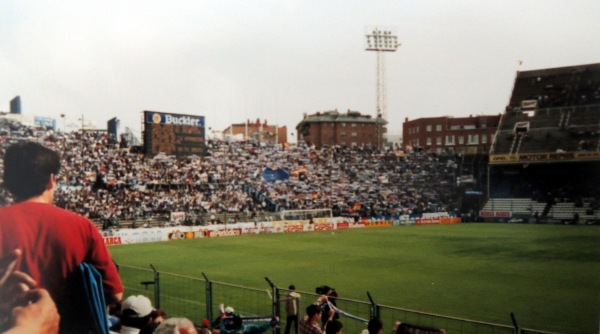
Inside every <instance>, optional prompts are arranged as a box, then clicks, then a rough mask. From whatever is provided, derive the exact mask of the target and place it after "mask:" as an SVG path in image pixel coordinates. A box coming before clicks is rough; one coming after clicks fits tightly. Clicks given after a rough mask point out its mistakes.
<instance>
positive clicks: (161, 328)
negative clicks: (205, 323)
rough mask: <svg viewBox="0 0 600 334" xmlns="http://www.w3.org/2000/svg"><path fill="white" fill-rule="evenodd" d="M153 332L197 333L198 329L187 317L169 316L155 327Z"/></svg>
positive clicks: (165, 333)
mask: <svg viewBox="0 0 600 334" xmlns="http://www.w3.org/2000/svg"><path fill="white" fill-rule="evenodd" d="M154 334H198V331H197V330H196V327H194V323H192V321H191V320H189V319H187V318H169V319H167V320H165V321H163V322H161V323H160V325H158V327H156V329H155V330H154Z"/></svg>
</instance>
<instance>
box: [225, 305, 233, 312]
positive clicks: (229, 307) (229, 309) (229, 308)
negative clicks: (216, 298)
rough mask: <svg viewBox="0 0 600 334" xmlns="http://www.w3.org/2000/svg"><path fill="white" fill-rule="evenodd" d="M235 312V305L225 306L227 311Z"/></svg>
mask: <svg viewBox="0 0 600 334" xmlns="http://www.w3.org/2000/svg"><path fill="white" fill-rule="evenodd" d="M233 312H235V310H234V309H233V307H231V306H227V307H226V308H225V313H233Z"/></svg>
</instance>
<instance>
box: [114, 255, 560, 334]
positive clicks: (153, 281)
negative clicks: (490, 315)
mask: <svg viewBox="0 0 600 334" xmlns="http://www.w3.org/2000/svg"><path fill="white" fill-rule="evenodd" d="M118 268H119V273H120V275H121V279H122V281H123V284H124V286H125V291H126V294H127V295H128V296H129V295H138V294H141V295H145V296H147V297H148V298H150V299H151V300H153V304H154V306H155V307H156V308H160V309H162V310H164V311H165V312H166V313H167V316H177V317H186V318H189V319H190V320H192V321H193V322H194V323H195V324H200V323H202V321H203V320H204V319H209V321H210V322H211V323H213V324H215V325H216V324H217V323H218V316H219V313H220V305H221V304H223V305H224V306H232V307H233V308H234V309H235V313H236V314H241V315H242V316H243V317H259V318H260V317H262V318H272V317H275V316H278V317H279V318H280V326H278V327H276V328H274V332H275V334H280V333H283V332H284V330H283V328H285V325H286V323H285V322H286V312H285V303H286V301H287V298H288V297H287V295H288V293H289V292H290V290H288V289H280V288H278V287H277V286H276V284H275V283H273V282H271V281H270V280H269V279H268V278H266V280H267V282H268V284H269V285H270V288H266V289H262V290H261V289H256V288H249V287H244V286H238V285H233V284H228V283H223V282H215V281H211V280H209V279H208V277H207V276H204V277H203V278H194V277H188V276H182V275H177V274H171V273H163V272H158V271H157V270H155V269H154V268H153V267H152V266H151V268H149V269H147V268H139V267H131V266H118ZM297 292H298V293H299V294H300V295H301V298H300V301H299V308H298V309H299V317H300V319H301V318H302V316H303V315H304V310H305V309H306V307H307V306H308V305H310V304H312V303H314V302H315V301H316V300H317V298H318V297H319V296H320V295H319V294H316V293H313V292H307V291H297ZM369 297H370V296H369ZM335 304H336V307H337V308H338V312H337V313H338V314H339V316H340V318H339V320H340V321H341V322H342V323H343V325H344V328H343V332H344V333H347V334H358V333H361V332H362V331H363V330H365V329H366V328H367V322H368V320H369V319H371V318H373V317H377V318H379V319H381V321H382V322H383V324H384V333H389V332H390V331H391V329H392V326H393V324H394V323H395V322H396V321H400V322H403V323H409V324H413V325H417V326H424V327H430V328H440V329H444V330H445V331H446V333H448V334H451V333H452V334H453V333H462V334H480V333H482V334H510V333H526V334H534V333H539V334H547V333H549V332H544V331H538V330H532V329H524V328H519V327H518V326H517V324H516V323H515V324H514V326H508V325H502V324H494V323H488V322H480V321H474V320H468V319H460V318H454V317H447V316H443V315H438V314H430V313H424V312H418V311H413V310H407V309H402V308H398V307H392V306H386V305H378V304H376V302H374V301H373V300H370V301H369V302H366V301H359V300H352V299H345V298H336V299H335ZM291 333H293V334H297V333H294V331H293V329H292V332H291Z"/></svg>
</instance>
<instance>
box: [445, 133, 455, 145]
mask: <svg viewBox="0 0 600 334" xmlns="http://www.w3.org/2000/svg"><path fill="white" fill-rule="evenodd" d="M446 145H454V135H447V136H446Z"/></svg>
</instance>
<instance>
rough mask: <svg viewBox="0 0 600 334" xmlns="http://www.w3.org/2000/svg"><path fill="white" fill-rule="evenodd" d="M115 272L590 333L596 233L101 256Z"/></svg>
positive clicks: (141, 250) (296, 243)
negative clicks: (326, 291) (320, 290)
mask: <svg viewBox="0 0 600 334" xmlns="http://www.w3.org/2000/svg"><path fill="white" fill-rule="evenodd" d="M109 249H110V251H111V253H112V254H113V257H114V259H115V261H116V262H117V263H118V264H123V265H130V266H138V267H145V268H148V265H149V264H152V265H154V266H155V267H156V269H157V270H158V271H161V272H169V273H178V274H181V275H186V276H192V277H198V278H201V277H202V275H201V273H205V274H206V275H207V277H208V278H209V279H211V280H214V281H221V282H227V283H231V284H236V285H241V286H248V287H256V288H261V289H264V288H266V287H267V284H266V282H265V280H264V277H265V276H267V277H269V278H270V279H271V280H272V281H273V282H274V283H275V284H276V285H277V286H279V287H280V288H287V286H288V285H289V284H295V285H296V287H297V289H298V290H300V291H307V292H314V288H315V287H317V286H320V285H324V284H327V285H329V286H332V287H334V288H336V290H337V291H338V293H339V294H340V297H343V298H351V299H357V300H364V301H367V300H368V298H367V295H366V292H367V291H369V292H370V294H371V296H372V297H373V299H374V300H375V302H376V303H378V304H383V305H390V306H396V307H400V308H407V309H412V310H417V311H423V312H430V313H436V314H441V315H447V316H453V317H460V318H466V319H472V320H478V321H488V322H494V323H500V324H507V325H510V324H511V320H510V313H511V312H514V314H515V315H516V318H517V320H518V321H519V325H520V326H522V327H527V328H534V329H539V330H546V331H553V332H562V333H574V332H579V333H597V332H598V322H599V314H600V227H598V226H558V225H557V226H552V225H500V224H454V225H431V226H403V227H388V228H374V229H357V230H342V231H335V232H334V233H332V232H307V233H293V234H270V235H247V236H242V237H222V238H212V239H198V240H180V241H171V242H160V243H152V244H139V245H124V246H114V247H110V248H109Z"/></svg>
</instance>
